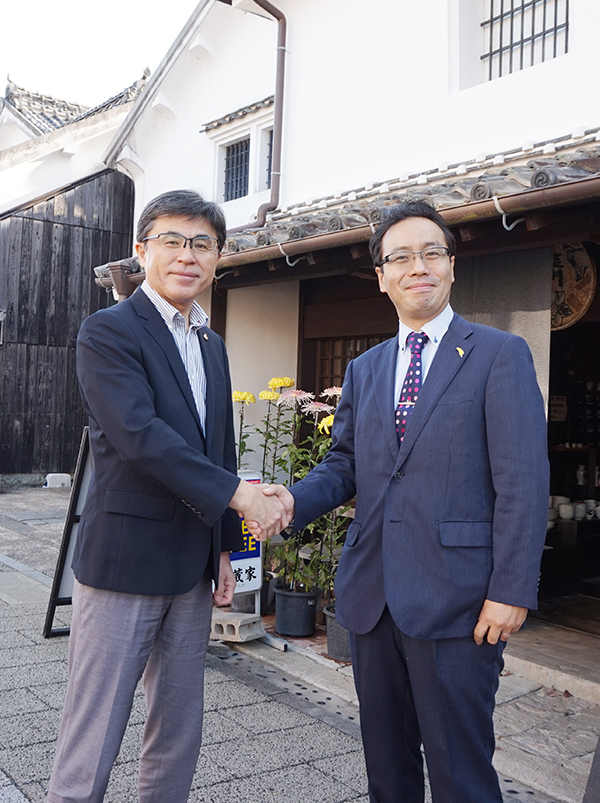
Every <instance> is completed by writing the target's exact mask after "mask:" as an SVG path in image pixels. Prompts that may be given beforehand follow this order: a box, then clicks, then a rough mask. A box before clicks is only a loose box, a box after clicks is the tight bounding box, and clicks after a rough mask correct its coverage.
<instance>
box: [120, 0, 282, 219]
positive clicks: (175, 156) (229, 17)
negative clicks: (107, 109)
mask: <svg viewBox="0 0 600 803" xmlns="http://www.w3.org/2000/svg"><path fill="white" fill-rule="evenodd" d="M276 36H277V28H276V25H275V24H274V23H273V22H271V21H269V20H266V19H264V18H262V17H259V16H257V15H255V14H249V13H246V12H245V11H243V10H240V9H234V8H232V7H230V6H227V5H225V4H224V3H215V4H214V5H213V6H212V8H211V9H210V11H209V13H208V15H207V16H206V18H205V19H204V20H203V21H202V24H201V26H200V27H199V29H198V31H197V35H196V36H193V37H192V39H191V41H190V43H189V45H188V46H187V47H186V48H185V50H184V51H183V52H182V53H181V55H180V56H179V58H178V59H177V61H176V62H175V64H174V65H173V67H172V68H171V69H170V70H169V72H168V73H167V74H166V76H165V78H164V80H163V81H162V82H161V84H160V87H158V88H157V91H159V92H160V95H161V96H162V98H163V99H165V100H166V101H167V102H168V107H169V108H165V107H164V106H162V105H161V104H160V99H159V102H158V103H157V102H156V98H155V97H153V96H149V97H150V100H149V102H148V103H147V105H146V107H145V108H144V110H143V112H142V114H141V116H140V118H139V119H138V121H137V122H136V124H135V127H134V128H133V130H132V132H131V134H130V136H129V137H128V138H127V145H128V146H129V147H130V148H131V149H132V150H133V152H134V153H135V155H136V156H137V157H138V158H139V167H135V166H133V165H132V164H131V163H129V162H124V166H125V167H126V168H127V170H128V172H130V174H131V175H132V177H133V179H134V181H135V186H136V194H135V217H136V219H137V217H138V216H139V214H140V212H141V210H142V208H143V207H144V206H145V204H146V203H147V202H148V201H150V200H151V199H152V198H154V197H155V196H156V195H158V194H160V193H161V192H165V191H167V190H171V189H179V188H191V189H195V190H198V191H199V192H201V193H202V194H203V195H204V196H205V197H206V198H209V199H211V200H215V199H217V198H218V197H219V186H218V182H219V178H220V176H219V171H218V164H217V163H218V158H217V157H218V146H217V145H216V144H215V143H214V141H213V140H212V139H211V138H210V137H208V136H207V135H206V134H205V133H200V129H201V127H202V126H203V125H204V123H207V122H209V121H211V120H215V119H218V118H220V117H222V116H224V115H226V114H228V113H230V112H233V111H235V110H236V109H239V108H242V107H244V106H247V105H249V104H251V103H255V102H256V101H259V100H262V99H263V98H265V97H267V96H269V95H272V94H273V92H274V86H275V83H274V82H275V59H276V50H275V46H276ZM268 197H269V193H268V192H263V193H256V194H254V195H251V196H248V197H246V198H242V199H238V200H236V201H233V202H230V203H229V204H224V205H223V208H224V210H225V214H226V217H227V222H228V225H229V226H230V227H233V226H236V225H240V224H242V223H246V222H247V221H249V220H250V219H251V218H252V217H253V215H254V213H255V212H256V210H257V208H258V206H259V205H260V204H261V203H263V201H264V200H266V199H267V198H268Z"/></svg>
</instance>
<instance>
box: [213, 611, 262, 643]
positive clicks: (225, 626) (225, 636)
mask: <svg viewBox="0 0 600 803" xmlns="http://www.w3.org/2000/svg"><path fill="white" fill-rule="evenodd" d="M264 635H265V629H264V627H263V623H262V619H261V618H260V616H259V614H257V613H233V612H231V613H229V612H227V611H220V610H218V609H217V608H215V610H213V616H212V627H211V631H210V637H211V639H213V641H251V640H252V639H257V638H262V637H263V636H264Z"/></svg>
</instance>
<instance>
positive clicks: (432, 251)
mask: <svg viewBox="0 0 600 803" xmlns="http://www.w3.org/2000/svg"><path fill="white" fill-rule="evenodd" d="M446 256H450V249H449V248H446V247H445V246H442V245H440V246H435V247H434V248H424V249H423V250H422V251H396V253H395V254H388V255H387V256H386V257H384V258H383V259H382V260H381V264H382V265H385V263H386V262H389V263H390V264H392V265H408V264H409V263H410V262H412V261H413V259H414V258H416V257H421V259H422V260H423V262H427V263H428V264H434V263H435V262H437V261H438V260H440V259H443V258H444V257H446Z"/></svg>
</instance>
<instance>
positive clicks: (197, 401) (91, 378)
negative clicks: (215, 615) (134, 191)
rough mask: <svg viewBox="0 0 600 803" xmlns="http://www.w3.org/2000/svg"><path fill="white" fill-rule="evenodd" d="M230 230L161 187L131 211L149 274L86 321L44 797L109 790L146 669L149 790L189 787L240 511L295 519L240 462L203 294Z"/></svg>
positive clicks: (209, 208)
mask: <svg viewBox="0 0 600 803" xmlns="http://www.w3.org/2000/svg"><path fill="white" fill-rule="evenodd" d="M225 237H226V226H225V218H224V216H223V213H222V211H221V209H220V208H219V207H218V206H217V205H216V204H212V203H207V202H205V201H204V200H203V199H202V198H201V196H200V195H198V193H196V192H192V191H188V190H180V191H173V192H168V193H164V194H163V195H160V196H159V197H158V198H155V199H154V200H153V201H151V202H150V203H149V204H148V205H147V206H146V208H145V209H144V211H143V212H142V215H141V217H140V220H139V223H138V231H137V239H138V243H137V246H136V249H137V253H138V256H139V259H140V263H141V265H142V267H144V269H145V272H146V278H145V281H144V283H143V284H142V286H141V287H140V288H139V289H138V290H137V291H136V292H135V293H134V295H133V296H132V297H131V298H130V299H127V300H126V301H123V302H121V303H120V304H118V305H117V306H114V307H111V308H109V309H106V310H101V311H100V312H97V313H95V314H94V315H92V316H91V317H89V318H88V319H87V320H86V321H85V322H84V323H83V325H82V327H81V330H80V333H79V338H78V342H77V371H78V377H79V382H80V387H81V394H82V399H83V404H84V406H85V409H86V411H87V413H88V415H89V424H90V445H91V451H92V455H93V459H94V472H93V476H92V480H91V483H90V488H89V492H88V496H87V499H86V504H85V509H84V511H83V515H82V518H81V522H80V526H79V530H78V538H77V544H76V548H75V553H74V558H73V569H74V572H75V577H76V581H75V587H74V591H73V621H72V626H71V638H70V645H69V648H70V650H69V683H68V689H67V697H66V701H65V708H64V712H63V718H62V722H61V727H60V732H59V736H58V743H57V749H56V756H55V761H54V768H53V772H52V777H51V779H50V785H49V792H48V800H49V801H50V803H83V802H84V801H85V802H86V803H100V801H102V800H103V798H104V793H105V790H106V786H107V784H108V779H109V775H110V770H111V767H112V764H113V762H114V760H115V758H116V757H117V754H118V752H119V748H120V745H121V740H122V738H123V734H124V731H125V727H126V725H127V721H128V719H129V714H130V712H131V706H132V702H133V695H134V692H135V688H136V685H137V683H138V681H139V680H140V678H141V677H142V676H143V683H144V691H145V696H146V708H147V719H146V724H145V728H144V736H143V742H142V752H141V759H140V774H139V800H140V803H150V802H151V801H152V803H157V801H160V803H163V802H165V803H166V801H168V803H184V802H185V801H187V799H188V795H189V790H190V786H191V782H192V778H193V774H194V771H195V768H196V763H197V760H198V753H199V750H200V741H201V734H202V714H203V678H204V659H205V654H206V648H207V644H208V638H209V634H210V623H211V610H212V599H214V601H215V602H216V603H217V604H227V603H229V602H231V599H232V597H233V591H234V588H235V579H234V576H233V572H232V570H231V566H230V562H229V552H230V551H232V550H237V549H241V548H242V543H243V542H242V538H241V528H240V524H239V516H238V513H239V514H242V515H245V516H246V517H247V518H249V519H252V520H253V521H256V522H257V523H258V525H257V526H259V528H260V535H258V533H257V535H258V537H261V538H264V537H265V536H267V535H273V534H274V533H275V532H279V530H280V529H281V528H282V526H285V525H287V523H288V520H289V519H288V518H287V517H286V516H285V512H284V510H283V506H282V505H281V502H279V500H277V506H274V507H269V506H268V505H265V497H264V496H263V495H262V494H261V493H260V491H259V490H258V489H257V488H255V487H253V486H251V485H249V484H248V483H246V482H243V481H242V482H240V480H239V479H238V477H237V476H236V458H235V442H234V431H233V416H232V400H231V386H230V379H229V369H228V363H227V355H226V353H225V347H224V344H223V341H222V340H221V338H220V337H219V336H218V335H216V334H215V333H214V332H212V331H211V330H210V329H209V328H208V327H207V322H208V318H207V316H206V314H205V313H204V311H203V310H202V308H201V307H200V306H199V305H198V304H197V303H196V302H195V300H194V299H195V298H196V296H198V294H199V293H201V292H202V291H203V290H205V289H206V288H208V287H210V285H211V283H212V281H213V279H214V276H215V268H216V266H217V263H218V261H219V257H220V252H221V249H222V247H223V244H224V242H225ZM266 501H267V503H268V502H269V500H266ZM271 501H273V500H271ZM212 581H214V583H215V587H216V590H215V592H214V594H212V595H211V582H212ZM211 597H212V598H211Z"/></svg>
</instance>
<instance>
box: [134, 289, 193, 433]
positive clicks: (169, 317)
mask: <svg viewBox="0 0 600 803" xmlns="http://www.w3.org/2000/svg"><path fill="white" fill-rule="evenodd" d="M141 289H142V290H143V291H144V293H146V295H147V296H148V298H149V299H150V301H151V302H152V303H153V304H154V306H155V307H156V309H157V310H158V312H159V313H160V316H161V318H162V319H163V321H164V322H165V323H166V325H167V327H168V329H169V331H170V332H171V334H172V335H173V340H174V341H175V345H176V346H177V350H178V351H179V354H180V355H181V360H182V362H183V366H184V368H185V372H186V374H187V377H188V380H189V383H190V387H191V389H192V394H193V396H194V401H195V402H196V409H197V410H198V416H199V418H200V424H201V425H202V431H203V432H206V373H205V371H204V362H203V360H202V349H201V348H200V340H199V339H198V330H199V329H200V328H201V327H202V326H206V325H207V324H208V315H207V314H206V313H205V312H204V310H203V309H202V307H201V306H200V305H199V304H197V303H196V302H195V301H194V302H193V303H192V308H191V310H190V326H189V329H188V330H187V331H186V328H185V318H184V317H183V315H182V314H181V313H180V312H179V310H177V309H175V307H174V306H173V305H172V304H169V302H168V301H166V300H165V299H164V298H163V297H162V296H161V295H159V294H158V293H157V292H156V290H154V289H153V288H152V287H151V286H150V285H149V284H148V281H147V280H146V279H144V281H143V282H142V284H141Z"/></svg>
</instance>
